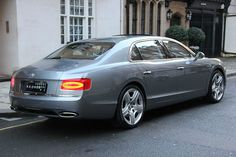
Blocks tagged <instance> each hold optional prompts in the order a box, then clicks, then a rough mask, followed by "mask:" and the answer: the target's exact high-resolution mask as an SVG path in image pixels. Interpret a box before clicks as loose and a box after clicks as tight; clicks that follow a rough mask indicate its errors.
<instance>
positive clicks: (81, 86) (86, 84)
mask: <svg viewBox="0 0 236 157" xmlns="http://www.w3.org/2000/svg"><path fill="white" fill-rule="evenodd" d="M91 86H92V81H91V79H89V78H81V79H71V80H63V81H62V84H61V89H62V90H89V89H90V88H91Z"/></svg>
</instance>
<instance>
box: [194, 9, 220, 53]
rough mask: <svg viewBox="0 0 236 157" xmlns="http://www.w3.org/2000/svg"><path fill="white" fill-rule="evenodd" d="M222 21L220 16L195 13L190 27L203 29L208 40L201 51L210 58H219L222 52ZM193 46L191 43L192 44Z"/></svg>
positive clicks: (201, 46)
mask: <svg viewBox="0 0 236 157" xmlns="http://www.w3.org/2000/svg"><path fill="white" fill-rule="evenodd" d="M221 25H222V21H221V18H220V16H219V15H215V14H210V13H203V12H201V13H200V12H198V13H193V15H192V20H191V22H190V27H198V28H201V29H202V30H203V31H204V32H205V34H206V39H205V41H204V42H202V43H201V45H200V51H202V52H204V53H205V54H206V56H208V57H215V56H219V55H220V52H221V38H222V36H221V34H222V26H221ZM190 44H191V43H190Z"/></svg>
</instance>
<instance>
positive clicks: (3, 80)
mask: <svg viewBox="0 0 236 157" xmlns="http://www.w3.org/2000/svg"><path fill="white" fill-rule="evenodd" d="M7 81H11V78H9V77H7V78H0V82H7Z"/></svg>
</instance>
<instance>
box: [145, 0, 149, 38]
mask: <svg viewBox="0 0 236 157" xmlns="http://www.w3.org/2000/svg"><path fill="white" fill-rule="evenodd" d="M145 3H146V9H145V34H149V23H150V21H149V16H150V1H149V0H145Z"/></svg>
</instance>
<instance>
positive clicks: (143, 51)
mask: <svg viewBox="0 0 236 157" xmlns="http://www.w3.org/2000/svg"><path fill="white" fill-rule="evenodd" d="M134 47H135V48H136V49H137V50H138V52H139V53H140V56H141V58H142V61H141V63H140V64H142V65H143V68H142V69H143V71H142V72H143V80H144V82H145V84H146V85H147V88H148V91H147V93H146V94H147V101H148V106H147V108H148V109H150V108H155V107H157V106H162V105H166V104H168V103H170V102H173V101H176V99H178V98H177V95H178V93H179V87H178V86H179V81H180V80H181V78H182V77H183V75H184V71H183V70H178V69H177V67H178V64H179V65H181V63H182V62H179V61H176V62H173V60H172V59H168V58H167V55H166V53H165V52H164V47H163V46H162V45H161V44H160V42H159V41H157V40H149V41H142V42H138V43H136V44H135V45H134ZM135 56H139V55H137V53H136V55H135ZM133 58H135V57H133ZM138 58H140V57H138Z"/></svg>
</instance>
